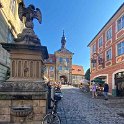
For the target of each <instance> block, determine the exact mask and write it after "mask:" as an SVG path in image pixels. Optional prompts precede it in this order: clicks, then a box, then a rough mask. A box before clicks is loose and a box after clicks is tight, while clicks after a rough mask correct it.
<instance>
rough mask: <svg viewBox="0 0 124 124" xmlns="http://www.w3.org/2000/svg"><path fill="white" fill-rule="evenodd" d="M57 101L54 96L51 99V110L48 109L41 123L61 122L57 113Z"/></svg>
mask: <svg viewBox="0 0 124 124" xmlns="http://www.w3.org/2000/svg"><path fill="white" fill-rule="evenodd" d="M58 101H59V100H57V97H56V98H55V100H53V99H52V102H53V107H52V110H51V111H50V113H48V114H46V116H44V118H43V121H42V124H61V120H60V117H59V115H58V114H57V104H58Z"/></svg>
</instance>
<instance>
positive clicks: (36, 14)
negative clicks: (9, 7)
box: [15, 2, 42, 46]
mask: <svg viewBox="0 0 124 124" xmlns="http://www.w3.org/2000/svg"><path fill="white" fill-rule="evenodd" d="M18 15H19V18H20V20H21V21H23V17H25V27H26V28H25V29H23V31H22V33H20V34H18V35H17V38H16V39H15V41H16V42H17V43H19V44H28V45H35V46H40V45H41V43H40V39H39V38H38V37H37V35H35V32H34V30H33V28H34V24H33V19H34V18H36V19H37V20H38V21H39V23H41V22H42V14H41V11H40V9H39V8H36V9H35V7H34V5H32V4H30V5H29V6H28V7H27V8H25V7H24V4H23V3H22V2H21V3H19V8H18Z"/></svg>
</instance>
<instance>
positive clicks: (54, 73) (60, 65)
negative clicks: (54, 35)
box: [45, 32, 73, 84]
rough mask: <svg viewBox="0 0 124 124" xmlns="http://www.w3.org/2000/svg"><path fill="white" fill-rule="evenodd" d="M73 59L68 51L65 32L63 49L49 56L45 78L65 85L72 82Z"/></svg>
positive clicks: (46, 62) (62, 41)
mask: <svg viewBox="0 0 124 124" xmlns="http://www.w3.org/2000/svg"><path fill="white" fill-rule="evenodd" d="M72 57H73V53H72V52H71V51H69V50H67V49H66V38H65V35H64V32H63V36H62V39H61V48H60V49H59V50H57V51H55V52H54V54H49V59H48V60H46V61H45V64H46V70H45V77H46V78H47V79H48V80H51V81H54V82H55V81H56V82H62V83H63V84H65V83H67V82H72Z"/></svg>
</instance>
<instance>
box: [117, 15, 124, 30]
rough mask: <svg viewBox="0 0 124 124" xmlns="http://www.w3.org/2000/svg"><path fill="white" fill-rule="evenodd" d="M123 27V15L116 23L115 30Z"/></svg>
mask: <svg viewBox="0 0 124 124" xmlns="http://www.w3.org/2000/svg"><path fill="white" fill-rule="evenodd" d="M123 27H124V15H123V16H122V17H121V18H119V19H118V21H117V30H118V31H120V30H121V29H122V28H123Z"/></svg>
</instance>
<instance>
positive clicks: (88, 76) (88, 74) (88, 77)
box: [85, 68, 90, 80]
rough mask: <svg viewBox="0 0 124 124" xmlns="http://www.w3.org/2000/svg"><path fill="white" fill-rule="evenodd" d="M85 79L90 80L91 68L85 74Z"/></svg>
mask: <svg viewBox="0 0 124 124" xmlns="http://www.w3.org/2000/svg"><path fill="white" fill-rule="evenodd" d="M85 79H87V80H90V68H89V69H88V70H87V71H86V73H85Z"/></svg>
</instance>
